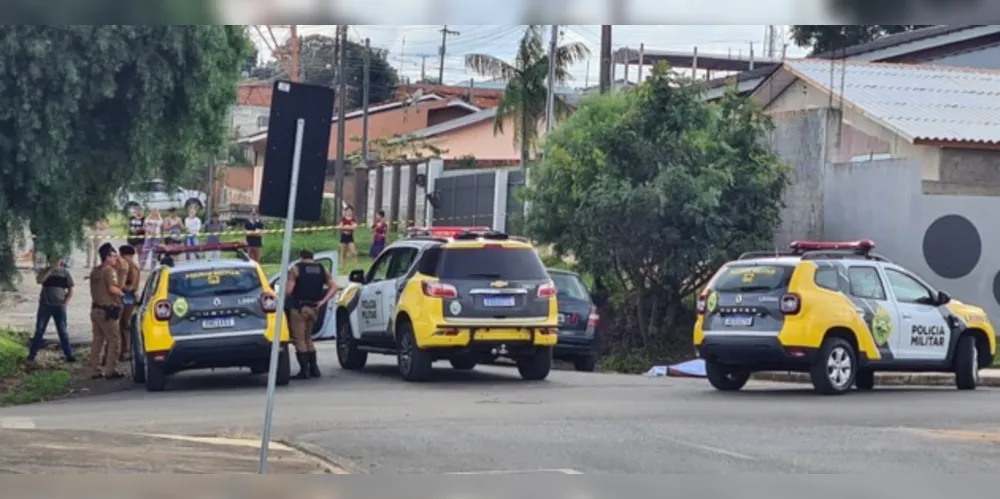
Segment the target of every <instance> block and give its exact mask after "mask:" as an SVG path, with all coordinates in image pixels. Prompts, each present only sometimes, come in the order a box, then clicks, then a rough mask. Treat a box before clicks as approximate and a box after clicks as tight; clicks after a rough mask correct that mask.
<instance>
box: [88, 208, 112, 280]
mask: <svg viewBox="0 0 1000 499" xmlns="http://www.w3.org/2000/svg"><path fill="white" fill-rule="evenodd" d="M85 235H86V237H87V241H86V244H85V245H84V247H85V248H87V263H86V264H84V267H88V268H89V267H93V266H95V265H97V264H99V263H100V261H101V259H100V258H98V257H97V247H98V246H100V245H101V244H102V243H103V242H104V240H105V239H107V237H108V222H107V220H104V219H101V220H98V221H96V222H94V223H93V224H91V225H90V226H89V227H87V230H86V231H85Z"/></svg>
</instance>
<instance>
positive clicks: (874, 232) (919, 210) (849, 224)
mask: <svg viewBox="0 0 1000 499" xmlns="http://www.w3.org/2000/svg"><path fill="white" fill-rule="evenodd" d="M919 171H920V170H919V163H918V162H917V161H915V160H905V159H900V160H886V161H874V162H868V163H861V162H856V163H845V164H832V165H830V166H829V167H827V168H826V170H825V175H824V179H825V182H824V188H823V199H824V203H823V204H824V210H823V213H824V217H823V218H824V222H823V227H824V231H823V237H824V238H825V239H828V240H854V239H861V238H868V239H872V240H874V241H875V244H876V248H877V251H878V252H879V253H881V254H883V255H885V256H886V257H888V258H890V259H891V260H893V261H895V262H897V263H899V264H900V265H903V266H905V267H906V268H909V269H911V270H912V271H914V272H916V273H918V274H919V275H921V276H922V277H923V278H924V279H926V280H927V281H928V282H930V283H931V284H933V285H934V286H937V287H939V288H940V289H942V290H944V291H947V292H949V293H951V294H952V295H953V296H954V297H955V298H957V299H959V300H962V301H967V302H969V303H973V304H976V305H979V306H982V307H983V308H985V309H986V311H987V313H989V315H990V316H991V317H992V318H993V320H994V321H997V320H1000V302H998V300H1000V296H998V295H1000V253H996V252H986V251H984V248H989V247H997V245H1000V231H998V230H997V229H996V228H995V227H996V224H995V223H994V221H993V218H994V217H995V216H996V215H995V214H996V213H998V212H1000V197H990V196H968V195H963V196H949V195H928V194H924V193H923V189H922V183H923V182H922V179H921V177H920V174H919V173H918V172H919Z"/></svg>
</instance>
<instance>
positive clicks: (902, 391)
mask: <svg viewBox="0 0 1000 499" xmlns="http://www.w3.org/2000/svg"><path fill="white" fill-rule="evenodd" d="M948 392H954V393H955V394H960V393H962V392H960V391H958V390H955V389H950V390H949V389H947V388H944V387H942V388H934V387H907V386H887V387H877V388H875V390H871V391H858V390H854V391H851V392H850V393H847V394H844V395H843V396H844V397H849V398H850V399H854V398H857V397H863V398H867V397H882V398H884V397H887V396H907V395H913V394H915V393H948ZM966 393H967V392H966ZM693 396H696V397H701V398H716V399H722V398H725V399H734V398H736V399H741V398H743V399H750V400H760V399H766V398H775V399H779V398H780V399H791V398H800V397H809V398H817V399H829V400H838V399H840V398H841V396H826V395H820V394H817V393H816V391H815V390H813V388H812V387H811V386H808V385H802V386H801V387H782V388H759V387H754V388H747V389H744V390H741V391H738V392H719V391H716V390H712V389H711V388H709V389H707V390H705V391H702V392H696V394H694V395H693Z"/></svg>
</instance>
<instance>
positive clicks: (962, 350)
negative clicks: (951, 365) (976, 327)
mask: <svg viewBox="0 0 1000 499" xmlns="http://www.w3.org/2000/svg"><path fill="white" fill-rule="evenodd" d="M977 384H979V350H978V349H977V348H976V338H975V337H974V336H972V335H969V334H966V335H964V336H962V337H961V338H959V340H958V345H957V346H956V347H955V387H956V388H958V389H959V390H975V389H976V385H977Z"/></svg>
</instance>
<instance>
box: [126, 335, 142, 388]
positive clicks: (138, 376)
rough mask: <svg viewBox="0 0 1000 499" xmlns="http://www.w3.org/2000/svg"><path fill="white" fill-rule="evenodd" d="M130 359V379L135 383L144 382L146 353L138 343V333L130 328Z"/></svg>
mask: <svg viewBox="0 0 1000 499" xmlns="http://www.w3.org/2000/svg"><path fill="white" fill-rule="evenodd" d="M131 334H132V359H130V360H129V365H130V366H131V367H132V381H133V382H135V384H137V385H141V384H143V383H145V382H146V354H145V352H143V348H142V345H141V344H140V343H139V334H138V333H136V331H135V328H134V327H133V328H132V333H131Z"/></svg>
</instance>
